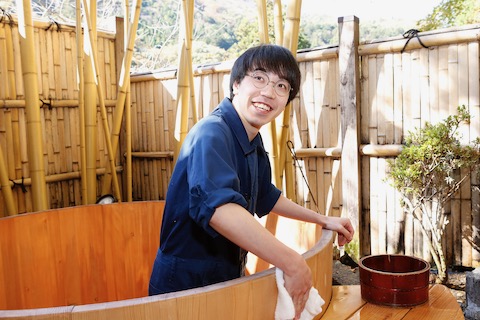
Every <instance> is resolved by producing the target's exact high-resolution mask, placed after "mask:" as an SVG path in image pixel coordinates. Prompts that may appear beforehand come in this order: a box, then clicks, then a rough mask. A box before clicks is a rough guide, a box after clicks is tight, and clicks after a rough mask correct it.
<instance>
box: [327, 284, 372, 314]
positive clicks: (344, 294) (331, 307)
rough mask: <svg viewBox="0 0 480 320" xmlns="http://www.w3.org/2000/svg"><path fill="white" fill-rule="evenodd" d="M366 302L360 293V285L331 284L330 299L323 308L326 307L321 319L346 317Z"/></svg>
mask: <svg viewBox="0 0 480 320" xmlns="http://www.w3.org/2000/svg"><path fill="white" fill-rule="evenodd" d="M365 304H366V301H365V300H363V299H362V297H361V293H360V286H359V285H358V286H333V287H332V299H331V300H330V303H329V304H328V305H327V303H325V305H324V308H327V309H326V311H325V313H324V314H323V316H322V318H321V319H322V320H340V319H348V318H349V317H350V316H352V315H353V314H354V313H355V312H356V311H357V310H358V309H360V308H361V307H362V306H364V305H365Z"/></svg>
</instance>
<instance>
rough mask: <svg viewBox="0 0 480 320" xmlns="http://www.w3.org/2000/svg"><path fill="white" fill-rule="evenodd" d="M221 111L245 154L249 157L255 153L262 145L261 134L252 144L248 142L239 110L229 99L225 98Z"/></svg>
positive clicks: (221, 104) (220, 107)
mask: <svg viewBox="0 0 480 320" xmlns="http://www.w3.org/2000/svg"><path fill="white" fill-rule="evenodd" d="M219 109H220V112H221V114H222V116H223V118H224V119H225V122H226V123H227V125H228V126H229V127H230V129H231V130H232V132H233V134H234V135H235V138H236V139H237V141H238V142H239V143H240V146H241V147H242V150H243V153H244V154H245V155H248V154H250V153H252V152H253V151H255V150H256V148H257V146H258V145H259V144H260V143H261V136H260V133H258V134H257V135H256V136H255V138H254V139H253V140H252V141H251V142H250V141H249V140H248V135H247V131H246V130H245V127H244V126H243V123H242V120H241V119H240V116H239V115H238V113H237V110H235V107H234V106H233V104H232V101H231V100H230V99H229V98H225V99H223V101H222V102H220V105H219Z"/></svg>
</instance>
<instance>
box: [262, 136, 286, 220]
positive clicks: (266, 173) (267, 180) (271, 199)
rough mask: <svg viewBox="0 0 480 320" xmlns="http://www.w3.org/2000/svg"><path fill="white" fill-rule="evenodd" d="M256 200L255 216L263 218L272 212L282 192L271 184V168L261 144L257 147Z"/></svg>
mask: <svg viewBox="0 0 480 320" xmlns="http://www.w3.org/2000/svg"><path fill="white" fill-rule="evenodd" d="M257 154H258V186H259V187H258V197H259V198H258V200H257V207H256V214H257V216H259V217H263V216H264V215H266V214H268V213H269V212H270V211H272V209H273V207H274V206H275V204H276V203H277V201H278V198H280V195H281V194H282V191H281V190H279V189H278V188H277V187H276V186H275V185H274V184H273V183H272V167H271V166H270V160H269V159H268V154H267V153H266V152H265V149H264V147H263V143H262V145H261V147H258V150H257Z"/></svg>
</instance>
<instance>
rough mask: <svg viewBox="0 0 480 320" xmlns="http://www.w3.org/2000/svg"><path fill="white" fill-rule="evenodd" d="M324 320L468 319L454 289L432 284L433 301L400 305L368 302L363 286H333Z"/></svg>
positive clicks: (431, 298)
mask: <svg viewBox="0 0 480 320" xmlns="http://www.w3.org/2000/svg"><path fill="white" fill-rule="evenodd" d="M320 319H322V320H342V319H369V320H374V319H382V320H386V319H395V320H397V319H403V320H424V319H435V320H441V319H447V320H457V319H465V317H464V316H463V312H462V309H461V308H460V305H459V304H458V302H457V300H456V299H455V297H454V296H453V295H452V293H451V292H450V290H449V289H448V288H447V287H445V286H443V285H439V284H436V285H432V286H431V287H430V291H429V300H428V301H427V302H426V303H424V304H421V305H418V306H414V307H408V308H400V307H387V306H381V305H376V304H372V303H368V302H366V301H365V300H363V299H362V297H361V293H360V286H359V285H356V286H333V294H332V299H331V301H330V304H329V305H328V308H327V310H326V311H325V313H324V315H323V317H321V318H320Z"/></svg>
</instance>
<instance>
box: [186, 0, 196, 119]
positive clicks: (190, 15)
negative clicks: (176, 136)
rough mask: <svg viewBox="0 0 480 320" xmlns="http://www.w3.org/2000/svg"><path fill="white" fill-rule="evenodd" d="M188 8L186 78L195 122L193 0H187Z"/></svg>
mask: <svg viewBox="0 0 480 320" xmlns="http://www.w3.org/2000/svg"><path fill="white" fill-rule="evenodd" d="M188 3H189V8H188V15H187V16H188V28H189V30H190V31H189V32H188V33H187V34H188V35H189V37H188V43H189V48H190V50H188V51H187V53H188V73H187V74H188V80H189V82H190V105H191V107H192V118H193V123H197V121H198V115H197V105H196V102H195V101H196V99H195V84H194V81H193V65H192V50H191V48H192V38H193V22H194V19H193V17H194V16H193V10H194V1H189V2H188Z"/></svg>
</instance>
